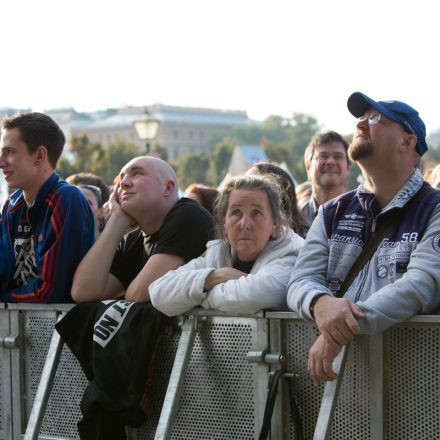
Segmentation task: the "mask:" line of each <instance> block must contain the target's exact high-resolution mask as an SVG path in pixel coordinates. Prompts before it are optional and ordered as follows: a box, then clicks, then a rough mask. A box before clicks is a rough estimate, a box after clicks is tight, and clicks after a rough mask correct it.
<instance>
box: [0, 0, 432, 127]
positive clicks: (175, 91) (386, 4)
mask: <svg viewBox="0 0 440 440" xmlns="http://www.w3.org/2000/svg"><path fill="white" fill-rule="evenodd" d="M1 16H2V19H1V25H0V38H1V43H2V44H1V47H2V55H1V62H0V63H1V69H0V81H1V82H0V84H1V86H0V108H1V107H13V108H31V109H33V110H36V111H44V110H47V109H53V108H60V107H73V108H75V109H76V110H77V111H93V110H100V109H105V108H108V107H120V106H125V105H149V104H153V103H162V104H168V105H178V106H189V107H206V108H219V109H230V110H245V111H247V113H248V115H249V117H250V118H253V119H257V120H263V119H264V118H266V117H267V116H269V115H273V114H277V115H280V116H284V117H289V116H291V115H292V114H293V113H296V112H300V113H306V114H310V115H312V116H314V117H315V118H316V119H318V121H319V122H320V124H321V126H322V129H332V130H336V131H339V132H341V133H343V134H348V133H351V132H352V131H353V129H354V124H353V117H352V116H351V115H350V114H349V113H348V111H347V107H346V101H347V98H348V96H349V95H350V94H351V93H352V92H354V91H361V92H363V93H366V94H367V95H368V96H370V97H372V98H373V99H376V100H387V99H398V100H401V101H405V102H407V103H408V104H410V105H412V106H413V107H414V108H416V109H417V110H418V111H419V113H420V115H421V117H422V119H423V120H424V121H425V123H426V126H427V131H428V133H430V132H432V131H433V130H437V129H440V115H439V110H438V109H439V108H440V86H439V81H440V80H439V78H440V75H439V67H438V66H439V30H438V18H439V17H440V2H435V1H432V0H430V1H426V0H418V1H416V2H414V1H409V0H396V1H390V0H381V1H379V0H367V1H362V2H359V1H356V0H341V1H338V0H334V1H329V0H307V1H302V2H299V1H298V0H291V1H285V0H270V1H260V0H252V1H248V0H221V1H220V0H184V1H183V0H159V1H150V0H124V1H114V0H106V1H103V0H87V1H85V0H75V1H69V2H68V1H66V0H39V1H37V2H36V1H29V0H21V1H12V0H10V1H5V2H2V5H1Z"/></svg>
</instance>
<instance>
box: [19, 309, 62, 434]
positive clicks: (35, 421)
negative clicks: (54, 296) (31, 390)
mask: <svg viewBox="0 0 440 440" xmlns="http://www.w3.org/2000/svg"><path fill="white" fill-rule="evenodd" d="M64 315H65V313H61V314H60V315H59V317H58V321H59V320H60V319H61V318H62V317H63V316H64ZM63 345H64V342H63V341H62V339H61V337H60V335H59V334H58V332H57V331H56V330H54V331H53V334H52V339H51V341H50V346H49V351H48V353H47V357H46V361H45V363H44V367H43V371H42V373H41V378H40V383H39V385H38V390H37V393H36V395H35V399H34V404H33V406H32V411H31V414H30V416H29V421H28V424H27V427H26V432H25V434H24V437H23V439H24V440H38V436H39V433H40V429H41V424H42V423H43V418H44V413H45V411H46V407H47V402H48V400H49V396H50V392H51V391H52V385H53V382H54V379H55V373H56V371H57V368H58V364H59V361H60V357H61V352H62V349H63Z"/></svg>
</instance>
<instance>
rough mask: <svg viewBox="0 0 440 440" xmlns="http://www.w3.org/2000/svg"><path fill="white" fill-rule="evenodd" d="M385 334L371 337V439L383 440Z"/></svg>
mask: <svg viewBox="0 0 440 440" xmlns="http://www.w3.org/2000/svg"><path fill="white" fill-rule="evenodd" d="M383 342H384V340H383V333H379V334H376V335H370V337H369V349H368V351H369V361H370V375H371V380H370V393H371V395H370V412H371V438H374V440H383V415H384V404H383V392H384V370H383V367H384V359H383Z"/></svg>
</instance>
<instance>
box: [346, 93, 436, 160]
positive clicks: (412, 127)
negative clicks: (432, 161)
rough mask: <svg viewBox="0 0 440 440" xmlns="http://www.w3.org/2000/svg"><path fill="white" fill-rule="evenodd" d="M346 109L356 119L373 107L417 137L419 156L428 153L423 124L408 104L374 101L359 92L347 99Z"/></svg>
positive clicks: (415, 111)
mask: <svg viewBox="0 0 440 440" xmlns="http://www.w3.org/2000/svg"><path fill="white" fill-rule="evenodd" d="M347 107H348V110H349V111H350V113H351V114H352V115H353V116H354V117H356V118H359V117H361V116H362V115H364V114H365V112H366V111H367V110H368V109H370V108H371V107H373V108H374V109H376V110H377V111H378V112H379V113H381V114H382V115H384V116H385V117H387V118H388V119H391V120H392V121H394V122H397V123H399V124H400V125H401V126H402V127H403V128H404V129H405V131H406V132H407V133H411V134H415V135H416V136H417V145H416V150H417V153H419V154H420V156H423V154H425V153H426V151H428V145H427V144H426V140H425V138H426V128H425V124H424V123H423V121H422V120H421V119H420V116H419V112H418V111H417V110H414V109H413V108H412V107H410V106H409V105H408V104H405V103H404V102H401V101H374V100H373V99H371V98H369V97H368V96H366V95H364V94H363V93H361V92H354V93H353V94H352V95H351V96H350V97H349V98H348V101H347Z"/></svg>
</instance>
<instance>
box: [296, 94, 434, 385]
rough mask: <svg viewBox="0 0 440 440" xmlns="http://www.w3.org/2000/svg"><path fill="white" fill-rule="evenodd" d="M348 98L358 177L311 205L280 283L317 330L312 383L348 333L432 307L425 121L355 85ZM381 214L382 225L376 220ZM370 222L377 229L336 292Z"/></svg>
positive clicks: (322, 376) (328, 367)
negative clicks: (310, 217) (369, 248)
mask: <svg viewBox="0 0 440 440" xmlns="http://www.w3.org/2000/svg"><path fill="white" fill-rule="evenodd" d="M347 105H348V109H349V111H350V112H351V114H352V115H354V116H355V117H356V118H358V119H357V124H356V132H355V134H354V138H353V141H352V143H351V145H350V147H349V149H348V153H349V157H350V159H351V160H353V161H356V162H357V163H358V164H359V167H360V168H361V170H362V173H363V176H364V179H365V183H363V184H361V185H360V186H359V187H358V189H357V190H354V191H351V192H348V193H346V194H343V195H341V196H340V197H338V198H336V199H334V200H332V201H330V202H328V203H326V204H325V205H323V207H322V208H321V209H320V210H319V213H318V216H317V218H316V220H315V222H314V223H313V225H312V227H311V228H310V231H309V234H308V236H307V240H306V242H305V245H304V247H303V248H302V250H301V251H300V254H299V257H298V259H297V263H296V266H295V269H294V271H293V273H292V276H291V279H290V284H289V287H288V305H289V308H291V309H292V310H294V311H296V312H298V313H299V314H300V315H301V316H302V317H303V318H304V319H307V320H315V322H316V325H317V327H318V329H319V331H320V335H319V337H318V338H317V340H316V341H315V343H314V344H313V346H312V348H311V349H310V353H309V364H308V368H309V373H310V375H311V377H312V379H313V381H314V383H315V385H317V386H318V385H319V384H320V383H321V382H322V381H329V380H330V381H331V380H334V379H336V378H337V376H336V374H335V373H334V371H333V370H332V362H333V360H334V358H335V357H336V356H337V354H338V353H339V352H340V350H341V348H342V346H343V345H344V344H346V343H348V342H349V341H350V340H351V339H352V338H353V337H354V336H355V335H356V334H372V333H377V332H381V331H383V330H385V329H386V328H388V327H390V326H391V325H393V324H396V323H399V322H402V321H404V320H406V319H408V318H410V317H411V316H413V315H416V314H422V313H423V314H429V313H435V312H436V311H437V310H438V309H439V306H440V295H439V294H438V292H439V291H440V206H439V203H440V192H439V191H435V190H430V189H429V187H428V188H426V186H427V184H426V182H424V181H423V177H422V175H421V173H420V170H419V169H418V166H419V164H420V159H421V156H422V155H423V154H424V153H425V152H426V151H427V144H426V141H425V136H426V131H425V125H424V123H423V121H422V120H421V118H420V117H419V115H418V112H417V111H416V110H414V109H413V108H412V107H410V106H409V105H407V104H405V103H403V102H400V101H374V100H373V99H371V98H369V97H368V96H366V95H364V94H362V93H360V92H356V93H353V94H352V95H351V96H350V97H349V99H348V103H347ZM393 213H394V214H393ZM387 218H388V219H390V218H391V219H392V222H390V224H391V227H389V228H383V226H382V225H383V221H384V219H387ZM388 221H389V220H388ZM378 225H379V226H380V229H383V230H384V231H386V233H385V234H384V238H382V239H381V240H380V241H379V240H378V241H377V248H376V249H375V250H374V247H373V250H374V253H373V255H372V257H371V258H369V259H367V258H365V260H367V261H366V262H363V263H362V264H361V265H359V267H360V271H359V272H357V274H356V273H355V275H353V276H354V279H353V281H352V282H351V284H350V285H348V287H347V289H346V291H345V294H344V295H343V297H341V298H339V297H338V292H339V291H340V289H341V284H342V282H343V281H344V279H345V278H346V277H347V275H348V273H349V271H350V269H351V267H352V266H353V264H354V262H355V261H356V259H357V258H358V256H359V255H360V254H361V252H362V251H363V249H364V248H365V246H366V245H367V243H369V242H370V240H371V239H372V237H373V236H374V234H375V231H376V229H377V228H378Z"/></svg>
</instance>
